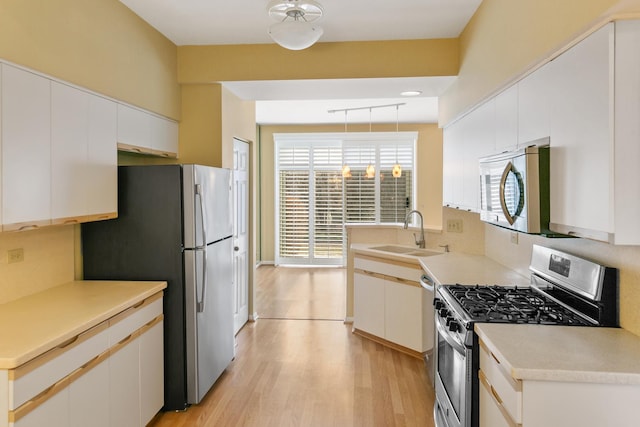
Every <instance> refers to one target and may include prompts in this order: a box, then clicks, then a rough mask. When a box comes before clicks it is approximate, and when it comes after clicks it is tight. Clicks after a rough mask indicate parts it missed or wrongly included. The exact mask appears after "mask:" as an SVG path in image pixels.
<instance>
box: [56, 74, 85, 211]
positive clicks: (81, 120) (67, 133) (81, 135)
mask: <svg viewBox="0 0 640 427" xmlns="http://www.w3.org/2000/svg"><path fill="white" fill-rule="evenodd" d="M51 107H52V109H51V191H52V198H51V211H52V218H53V219H54V223H57V222H60V223H64V222H66V221H68V222H70V223H71V222H74V221H75V219H74V218H75V217H78V216H81V215H84V214H85V212H86V210H85V195H86V194H87V193H88V188H87V185H88V183H87V180H86V179H85V178H86V176H85V175H88V173H87V172H88V171H87V165H86V159H87V136H88V133H89V129H88V124H89V95H88V94H86V93H85V92H82V91H80V90H77V89H74V88H72V87H70V86H67V85H63V84H60V83H57V82H53V83H52V84H51Z"/></svg>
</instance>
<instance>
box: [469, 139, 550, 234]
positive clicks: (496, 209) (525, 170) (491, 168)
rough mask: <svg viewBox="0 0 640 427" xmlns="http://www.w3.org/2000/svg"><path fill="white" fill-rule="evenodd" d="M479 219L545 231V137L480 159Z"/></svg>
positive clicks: (546, 207)
mask: <svg viewBox="0 0 640 427" xmlns="http://www.w3.org/2000/svg"><path fill="white" fill-rule="evenodd" d="M480 219H481V220H483V221H485V222H488V223H491V224H495V225H499V226H501V227H506V228H509V229H512V230H517V231H521V232H523V233H531V234H549V138H542V139H539V140H536V141H532V142H531V143H530V145H529V146H528V147H527V148H523V149H520V150H516V151H508V152H504V153H500V154H496V155H493V156H488V157H483V158H481V159H480Z"/></svg>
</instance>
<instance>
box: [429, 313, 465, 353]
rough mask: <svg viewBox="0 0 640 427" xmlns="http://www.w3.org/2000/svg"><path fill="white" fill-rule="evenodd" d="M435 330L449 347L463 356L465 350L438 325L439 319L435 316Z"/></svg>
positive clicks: (440, 324)
mask: <svg viewBox="0 0 640 427" xmlns="http://www.w3.org/2000/svg"><path fill="white" fill-rule="evenodd" d="M436 328H437V329H438V333H440V335H441V336H442V338H444V340H445V341H446V342H447V343H448V344H449V345H450V346H451V347H453V349H454V350H455V351H457V352H458V353H460V354H461V355H463V356H464V353H465V348H464V345H462V344H461V343H460V342H458V341H456V340H455V339H454V338H453V337H452V336H451V334H450V333H449V332H448V331H447V330H446V329H445V327H444V326H443V325H442V323H440V318H439V317H438V316H437V315H436Z"/></svg>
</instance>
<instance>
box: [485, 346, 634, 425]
mask: <svg viewBox="0 0 640 427" xmlns="http://www.w3.org/2000/svg"><path fill="white" fill-rule="evenodd" d="M503 364H504V363H503V362H502V361H501V359H500V356H499V353H498V352H497V351H496V350H492V349H489V348H488V347H487V346H486V345H485V344H484V342H482V341H481V342H480V370H479V372H478V376H479V380H480V385H479V421H480V422H479V426H480V427H503V426H505V427H514V426H515V427H550V426H562V427H591V426H593V427H600V426H616V427H632V426H637V425H638V416H637V406H638V402H640V387H637V386H633V385H629V384H613V383H612V384H607V383H592V382H590V383H585V382H567V381H551V380H549V381H543V380H527V379H524V380H519V379H514V378H513V377H512V376H511V370H510V368H509V367H505V366H503Z"/></svg>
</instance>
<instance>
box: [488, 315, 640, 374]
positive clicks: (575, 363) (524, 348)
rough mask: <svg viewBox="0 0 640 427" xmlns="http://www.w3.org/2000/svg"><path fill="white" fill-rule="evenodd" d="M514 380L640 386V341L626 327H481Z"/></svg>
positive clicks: (501, 325)
mask: <svg viewBox="0 0 640 427" xmlns="http://www.w3.org/2000/svg"><path fill="white" fill-rule="evenodd" d="M475 331H476V333H477V334H478V336H479V337H480V339H481V340H482V341H484V343H485V344H486V345H487V347H488V348H489V349H490V350H491V351H492V352H493V353H494V354H495V355H496V356H497V357H498V358H499V359H500V361H501V363H502V364H503V365H505V367H506V368H507V370H508V371H510V372H511V375H512V377H513V378H515V379H519V380H540V381H566V382H587V383H602V384H633V385H640V337H638V336H636V335H634V334H632V333H630V332H628V331H626V330H624V329H621V328H599V327H584V326H582V327H581V326H543V325H513V324H498V323H493V324H491V323H477V324H476V325H475Z"/></svg>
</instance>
